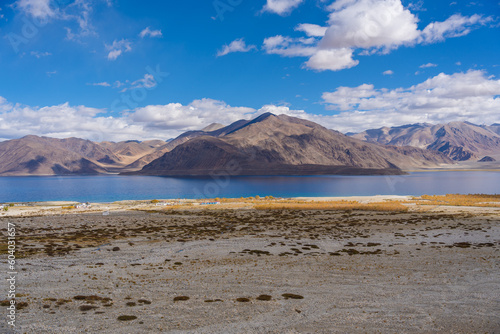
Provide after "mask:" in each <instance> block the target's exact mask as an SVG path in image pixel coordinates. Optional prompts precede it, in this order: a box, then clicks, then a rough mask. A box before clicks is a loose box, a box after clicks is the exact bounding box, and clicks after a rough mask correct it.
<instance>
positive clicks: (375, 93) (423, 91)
mask: <svg viewBox="0 0 500 334" xmlns="http://www.w3.org/2000/svg"><path fill="white" fill-rule="evenodd" d="M499 95H500V80H496V79H494V78H492V77H487V76H486V74H485V73H484V72H482V71H469V72H466V73H455V74H451V75H448V74H444V73H441V74H439V75H437V76H435V77H432V78H429V79H427V80H426V81H424V82H422V83H420V84H418V85H414V86H411V87H409V88H397V89H392V90H389V89H384V88H382V89H376V88H375V87H374V86H373V85H368V84H363V85H361V86H358V87H339V88H337V89H336V90H335V91H333V92H325V93H323V95H322V97H323V100H324V103H325V104H326V106H327V109H331V110H336V111H340V113H339V114H338V115H334V116H331V120H332V124H337V125H338V129H339V130H342V131H362V130H364V129H367V128H379V127H381V126H394V125H403V124H408V123H423V122H428V123H443V122H450V121H457V120H467V121H470V122H473V123H478V124H484V123H486V124H492V123H495V122H499V120H500V116H499V114H498V110H500V97H499ZM382 116H383V117H382Z"/></svg>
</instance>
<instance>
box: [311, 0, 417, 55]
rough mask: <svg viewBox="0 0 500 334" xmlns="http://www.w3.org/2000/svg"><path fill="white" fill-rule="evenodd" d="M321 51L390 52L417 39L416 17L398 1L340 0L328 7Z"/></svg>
mask: <svg viewBox="0 0 500 334" xmlns="http://www.w3.org/2000/svg"><path fill="white" fill-rule="evenodd" d="M329 8H330V9H331V10H333V12H332V13H330V15H329V20H328V23H329V25H330V27H329V28H328V29H327V31H326V34H325V37H323V39H322V40H321V44H320V45H321V47H322V48H345V47H357V48H364V49H369V48H385V49H388V50H390V49H393V48H395V47H397V46H399V45H402V44H404V43H411V42H412V41H414V40H415V39H416V38H417V37H418V36H419V32H418V27H417V21H418V20H417V18H416V17H415V16H414V15H413V14H412V13H411V12H410V11H409V10H408V9H405V8H404V7H403V5H402V4H401V1H400V0H382V1H381V0H356V1H353V0H349V1H346V0H341V1H336V2H334V3H333V4H332V5H331V6H330V7H329Z"/></svg>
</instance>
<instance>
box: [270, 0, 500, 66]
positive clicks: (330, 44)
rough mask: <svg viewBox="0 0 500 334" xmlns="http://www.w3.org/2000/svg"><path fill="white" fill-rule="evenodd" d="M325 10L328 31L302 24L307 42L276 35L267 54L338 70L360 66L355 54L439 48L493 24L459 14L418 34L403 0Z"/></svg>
mask: <svg viewBox="0 0 500 334" xmlns="http://www.w3.org/2000/svg"><path fill="white" fill-rule="evenodd" d="M327 9H328V10H329V11H330V14H329V19H328V22H327V23H328V27H322V26H319V25H315V24H309V23H303V24H299V25H298V26H296V27H295V30H296V31H302V32H304V33H305V34H306V35H307V36H308V37H309V38H308V39H305V38H303V39H300V38H291V37H287V36H283V35H278V36H274V37H269V38H266V39H265V40H264V44H263V49H264V50H265V51H266V52H267V53H269V54H279V55H281V56H288V57H293V56H300V57H310V59H309V61H307V62H306V63H305V66H306V67H307V68H310V69H314V70H320V71H322V70H332V71H338V70H342V69H347V68H351V67H353V66H356V65H357V64H358V63H359V61H358V60H355V59H354V55H355V54H356V53H357V54H361V55H371V54H373V53H389V52H391V51H392V50H395V49H397V48H399V47H401V46H413V45H415V44H418V43H424V44H429V43H437V42H440V41H443V40H444V39H446V38H451V37H459V36H463V35H466V34H468V33H469V32H470V31H471V30H472V29H474V28H477V27H479V26H481V25H485V24H487V23H488V22H490V21H492V18H491V17H486V18H485V17H482V16H480V15H472V16H462V15H460V14H456V15H453V16H451V17H450V18H448V19H447V20H445V21H443V22H433V23H431V24H429V25H428V26H427V27H425V28H424V29H423V30H419V28H418V25H417V23H418V18H417V17H416V16H415V15H414V14H413V13H412V12H411V11H410V10H409V9H408V8H405V7H404V6H403V4H402V3H401V0H337V1H335V2H333V3H332V4H331V5H330V6H328V7H327ZM304 40H308V43H304V42H303V41H304ZM349 58H350V59H349Z"/></svg>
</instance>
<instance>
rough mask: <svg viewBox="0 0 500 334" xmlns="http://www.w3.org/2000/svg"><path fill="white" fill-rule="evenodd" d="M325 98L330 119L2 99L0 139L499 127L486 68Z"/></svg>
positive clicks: (208, 103)
mask: <svg viewBox="0 0 500 334" xmlns="http://www.w3.org/2000/svg"><path fill="white" fill-rule="evenodd" d="M144 79H146V78H144ZM322 98H323V103H324V104H325V105H326V108H327V109H328V110H332V111H333V114H331V113H332V112H331V111H329V113H330V114H329V115H317V114H311V113H307V112H306V111H304V110H294V109H291V108H290V107H289V106H287V105H274V104H268V105H264V106H262V107H261V108H259V109H254V108H249V107H244V106H238V107H234V106H231V105H228V104H227V103H225V102H224V101H219V100H213V99H208V98H204V99H199V100H194V101H192V102H191V103H189V104H187V105H183V104H181V103H168V104H165V105H149V106H146V107H141V108H136V109H133V110H131V111H130V112H128V113H123V114H121V115H119V116H116V115H114V116H113V115H110V114H108V112H107V110H105V109H96V108H90V107H86V106H71V105H69V104H68V103H64V104H61V105H56V106H47V107H30V106H25V105H21V104H17V103H16V104H14V103H11V102H9V101H7V100H6V99H5V98H3V97H1V96H0V133H1V134H2V135H1V138H0V140H5V139H12V138H19V137H21V136H24V135H28V134H35V135H44V136H50V137H56V138H66V137H72V136H74V137H80V138H86V139H90V140H94V141H103V140H113V141H120V140H130V139H139V140H146V139H168V138H172V137H176V136H178V135H179V134H181V133H182V132H184V131H188V130H197V129H201V128H203V127H205V126H207V125H209V124H211V123H215V122H217V123H221V122H223V123H225V124H229V123H231V122H234V121H237V120H239V119H252V118H254V117H257V116H258V115H260V114H262V113H266V112H271V113H274V114H286V115H289V116H294V117H299V118H303V119H307V120H310V121H313V122H316V123H318V124H321V125H323V126H325V127H327V128H330V129H335V130H339V131H341V132H359V131H363V130H366V129H369V128H379V127H381V126H397V125H403V124H413V123H423V122H428V123H435V124H437V123H445V122H451V121H457V120H463V121H470V122H473V123H477V124H493V123H500V116H499V114H498V110H500V80H497V79H495V78H493V77H488V76H487V75H486V74H485V73H484V72H482V71H469V72H466V73H454V74H444V73H441V74H439V75H436V76H434V77H431V78H429V79H427V80H425V81H424V82H422V83H419V84H417V85H414V86H411V87H407V88H403V87H401V88H396V89H386V88H376V87H375V86H374V85H371V84H363V85H360V86H358V87H338V88H337V89H336V90H335V91H333V92H325V93H323V95H322Z"/></svg>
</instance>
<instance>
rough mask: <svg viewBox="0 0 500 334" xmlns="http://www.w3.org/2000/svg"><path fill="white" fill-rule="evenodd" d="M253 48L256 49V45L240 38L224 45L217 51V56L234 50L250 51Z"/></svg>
mask: <svg viewBox="0 0 500 334" xmlns="http://www.w3.org/2000/svg"><path fill="white" fill-rule="evenodd" d="M253 49H256V46H255V45H246V43H245V40H244V39H243V38H239V39H236V40H234V41H232V42H231V43H230V44H229V45H228V44H226V45H224V46H223V47H222V49H221V50H219V51H217V57H221V56H225V55H227V54H229V53H232V52H248V51H250V50H253Z"/></svg>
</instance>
